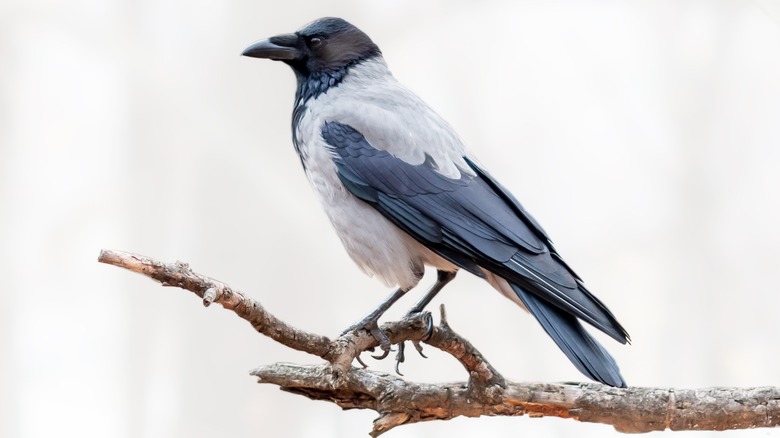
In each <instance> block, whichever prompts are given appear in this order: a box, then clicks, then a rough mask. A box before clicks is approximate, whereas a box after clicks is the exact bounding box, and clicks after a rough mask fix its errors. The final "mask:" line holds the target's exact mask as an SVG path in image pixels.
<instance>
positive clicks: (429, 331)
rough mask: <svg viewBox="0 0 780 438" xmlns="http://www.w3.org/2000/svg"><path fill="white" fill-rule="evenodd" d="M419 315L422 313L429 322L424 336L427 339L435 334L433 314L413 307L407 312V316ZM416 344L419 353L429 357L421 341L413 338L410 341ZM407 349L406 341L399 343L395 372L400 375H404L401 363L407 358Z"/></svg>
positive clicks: (415, 347)
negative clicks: (424, 351)
mask: <svg viewBox="0 0 780 438" xmlns="http://www.w3.org/2000/svg"><path fill="white" fill-rule="evenodd" d="M417 315H422V316H423V317H424V318H425V321H426V322H427V324H428V325H427V327H426V329H425V335H424V336H423V338H422V340H423V341H425V340H427V339H429V338H430V337H431V335H432V334H433V316H431V312H422V311H419V310H417V309H412V310H411V311H409V313H407V314H406V318H410V317H414V316H417ZM409 342H411V343H412V345H414V349H415V350H417V353H418V354H419V355H420V356H422V357H423V358H425V359H427V358H428V356H426V355H425V353H423V347H422V344H420V341H418V340H413V341H409ZM405 350H406V342H405V341H402V342H400V343H399V344H398V352H397V353H396V354H395V373H396V374H398V375H399V376H403V374H402V373H401V370H400V366H401V363H403V362H404V361H405V360H406V355H405V354H404V353H405Z"/></svg>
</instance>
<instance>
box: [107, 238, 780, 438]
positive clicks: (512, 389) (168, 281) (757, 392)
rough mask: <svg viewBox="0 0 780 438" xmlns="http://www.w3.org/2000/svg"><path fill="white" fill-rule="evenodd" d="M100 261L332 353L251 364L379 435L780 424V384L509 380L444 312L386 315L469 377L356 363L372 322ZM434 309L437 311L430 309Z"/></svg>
mask: <svg viewBox="0 0 780 438" xmlns="http://www.w3.org/2000/svg"><path fill="white" fill-rule="evenodd" d="M98 261H100V262H101V263H107V264H111V265H114V266H119V267H122V268H125V269H129V270H131V271H133V272H137V273H139V274H143V275H145V276H147V277H150V278H153V279H155V280H157V281H159V282H160V283H162V285H163V286H176V287H180V288H182V289H186V290H189V291H192V292H194V293H195V294H196V295H198V296H199V297H201V298H202V299H203V304H204V305H206V306H208V305H210V304H212V303H219V304H221V305H222V306H223V307H224V308H225V309H228V310H232V311H233V312H235V313H236V314H237V315H238V316H240V317H241V318H243V319H245V320H247V321H248V322H249V323H250V324H252V326H253V327H254V328H255V329H256V330H257V331H259V332H260V333H262V334H264V335H266V336H268V337H270V338H271V339H273V340H275V341H277V342H279V343H281V344H283V345H286V346H288V347H290V348H293V349H295V350H300V351H304V352H307V353H310V354H313V355H316V356H319V357H321V358H323V359H325V360H326V363H324V364H321V365H296V364H286V363H276V364H272V365H267V366H262V367H260V368H257V369H255V370H253V371H252V372H251V374H252V375H254V376H256V377H257V379H258V382H260V383H271V384H274V385H277V386H279V387H280V388H281V389H282V390H284V391H288V392H292V393H296V394H300V395H304V396H306V397H308V398H311V399H314V400H327V401H330V402H333V403H335V404H337V405H339V406H341V407H342V408H344V409H372V410H374V411H376V412H377V413H378V414H379V417H378V418H377V419H376V420H375V421H374V427H373V430H372V431H371V436H374V437H376V436H378V435H380V434H382V433H384V432H386V431H388V430H390V429H392V428H393V427H396V426H399V425H402V424H411V423H416V422H421V421H430V420H446V419H450V418H454V417H458V416H467V417H478V416H482V415H505V416H506V415H524V414H528V415H529V416H533V417H542V416H555V417H561V418H572V419H575V420H578V421H585V422H591V423H604V424H610V425H612V426H614V427H615V429H617V430H618V431H621V432H650V431H655V430H665V429H671V430H725V429H746V428H755V427H776V426H777V425H778V424H780V388H775V387H761V388H705V389H671V388H639V387H633V388H612V387H609V386H605V385H601V384H598V383H550V384H548V383H515V382H508V381H506V380H505V379H504V378H503V377H502V376H501V375H500V374H499V373H498V372H497V371H496V370H495V369H494V368H493V367H492V366H491V365H490V363H488V362H487V360H486V359H485V358H484V357H483V356H482V355H481V354H480V353H479V351H477V349H476V348H474V346H473V345H471V344H470V343H469V342H468V341H467V340H466V339H464V338H462V337H461V336H459V335H458V334H457V333H455V332H454V331H453V330H452V329H451V328H450V326H449V324H447V321H446V317H445V315H444V309H443V307H442V322H441V323H440V325H439V326H437V327H435V328H434V330H433V333H432V334H431V335H430V337H428V338H426V331H427V325H428V321H427V317H426V316H425V315H415V316H412V317H407V318H405V319H403V320H401V321H397V322H390V323H386V324H383V325H382V327H381V328H382V330H383V331H384V332H385V333H386V334H387V336H388V337H389V339H390V341H391V342H392V343H394V344H397V343H400V342H403V341H418V342H419V341H422V342H425V343H426V344H428V345H431V346H433V347H436V348H438V349H440V350H442V351H445V352H447V353H449V354H451V355H452V356H453V357H455V358H456V359H457V360H458V361H460V363H461V364H462V365H463V367H464V368H465V369H466V371H467V372H468V376H469V378H468V381H466V382H456V383H439V384H427V383H414V382H409V381H406V380H404V379H402V378H400V377H397V376H393V375H390V374H387V373H382V372H377V371H371V370H367V369H362V368H357V367H354V366H352V363H353V362H354V360H355V359H356V358H357V357H358V356H359V355H360V353H361V352H363V351H365V350H367V349H371V348H373V347H376V346H377V342H376V340H374V338H373V337H372V336H371V335H370V334H368V333H367V332H365V331H359V332H355V333H349V334H346V335H344V336H341V337H339V338H337V339H334V340H331V339H329V338H327V337H325V336H319V335H316V334H313V333H308V332H305V331H303V330H299V329H297V328H295V327H292V326H290V325H289V324H287V323H285V322H283V321H281V320H279V319H278V318H276V317H274V316H273V315H271V314H270V313H268V312H267V311H266V310H265V309H264V308H263V306H262V305H260V303H258V302H256V301H254V300H253V299H251V298H249V297H248V296H247V295H246V294H244V293H242V292H239V291H237V290H234V289H232V288H231V287H229V286H228V285H226V284H225V283H222V282H220V281H217V280H214V279H212V278H209V277H206V276H203V275H200V274H196V273H194V272H192V270H190V268H189V266H188V265H187V264H186V263H181V262H176V263H163V262H159V261H157V260H154V259H151V258H149V257H144V256H140V255H136V254H131V253H126V252H120V251H111V250H103V251H101V253H100V257H99V258H98ZM428 317H429V316H428Z"/></svg>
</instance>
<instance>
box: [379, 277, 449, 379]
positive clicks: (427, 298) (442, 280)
mask: <svg viewBox="0 0 780 438" xmlns="http://www.w3.org/2000/svg"><path fill="white" fill-rule="evenodd" d="M457 273H458V271H451V272H450V271H442V270H438V271H436V283H434V284H433V286H431V288H430V289H429V290H428V292H426V293H425V295H424V296H423V297H422V298H421V299H420V301H418V302H417V304H415V305H414V307H412V308H411V309H409V312H407V313H406V315H407V316H408V315H413V314H415V313H420V312H422V311H423V309H424V308H425V306H427V305H428V304H429V303H430V302H431V300H433V298H434V297H435V296H436V294H438V293H439V292H441V290H442V289H443V288H444V286H446V285H447V283H449V282H450V281H452V280H453V279H454V278H455V275H456V274H457ZM432 332H433V318H432V317H430V315H428V330H427V331H426V332H425V338H426V339H427V338H428V337H430V336H431V333H432ZM412 345H414V348H415V349H416V350H417V352H418V353H420V356H422V357H426V356H425V355H424V354H423V352H422V345H420V342H419V341H412ZM404 348H405V347H404V343H403V342H401V343H400V344H398V353H397V354H396V355H395V372H396V373H397V374H398V375H402V374H401V373H400V372H399V370H398V366H399V365H400V364H401V362H403V361H404V360H405V359H406V358H405V356H404Z"/></svg>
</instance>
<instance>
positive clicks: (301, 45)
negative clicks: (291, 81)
mask: <svg viewBox="0 0 780 438" xmlns="http://www.w3.org/2000/svg"><path fill="white" fill-rule="evenodd" d="M380 54H381V52H380V51H379V47H377V45H376V44H374V42H373V41H371V38H369V37H368V35H366V34H365V33H363V31H361V30H360V29H358V28H357V27H355V26H353V25H351V24H349V23H348V22H346V21H344V20H342V19H341V18H320V19H319V20H316V21H314V22H312V23H310V24H308V25H306V26H305V27H304V28H303V29H301V30H299V31H298V32H295V33H293V34H284V35H277V36H273V37H271V38H268V39H265V40H261V41H258V42H256V43H254V44H252V45H251V46H249V47H247V48H246V49H245V50H244V52H243V53H242V55H243V56H251V57H253V58H268V59H273V60H275V61H282V62H285V63H287V64H289V65H290V66H291V67H292V68H293V69H294V70H295V72H296V73H297V74H299V75H301V76H304V77H307V76H310V75H320V74H323V73H329V72H333V71H339V70H344V69H346V68H348V67H349V66H351V65H354V64H357V63H359V62H361V61H363V60H366V59H370V58H373V57H376V56H378V55H380Z"/></svg>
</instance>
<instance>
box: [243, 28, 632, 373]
mask: <svg viewBox="0 0 780 438" xmlns="http://www.w3.org/2000/svg"><path fill="white" fill-rule="evenodd" d="M242 55H243V56H248V57H254V58H263V59H270V60H274V61H280V62H283V63H285V64H287V65H288V66H289V67H291V68H292V70H293V72H294V74H295V77H296V83H297V87H296V92H295V103H294V108H293V112H292V143H293V146H294V148H295V150H296V151H297V153H298V155H299V157H300V160H301V163H302V165H303V169H304V171H305V174H306V176H307V177H308V179H309V182H310V183H311V186H312V188H313V190H314V192H315V193H316V195H317V198H318V199H319V202H320V204H321V206H322V208H323V209H324V211H325V213H326V215H327V216H328V218H329V219H330V221H331V223H332V225H333V228H334V229H335V231H336V234H337V235H338V237H339V238H340V240H341V242H342V244H343V246H344V247H345V249H346V251H347V253H348V254H349V256H350V257H351V259H352V260H353V261H354V262H355V263H356V264H357V265H358V266H359V267H360V268H361V269H362V270H363V271H364V272H365V273H366V274H368V275H370V276H374V277H377V278H378V279H379V280H381V281H382V282H383V283H385V284H386V285H387V286H389V287H394V288H396V289H395V291H394V292H393V293H392V294H391V295H390V296H389V297H388V298H387V299H386V300H385V301H383V302H382V303H381V304H380V305H379V306H377V308H376V309H374V310H373V311H372V312H370V313H369V314H368V315H367V316H366V317H365V318H363V319H362V320H360V321H359V322H357V323H356V324H354V325H353V326H350V328H349V329H348V330H347V331H351V330H357V329H362V328H365V329H366V330H369V331H370V332H371V333H372V334H373V335H374V337H375V338H376V339H377V341H378V342H379V344H380V345H381V347H382V349H383V350H385V351H387V350H388V349H389V347H390V345H389V341H388V339H387V337H386V336H385V335H384V334H383V333H382V332H381V330H379V329H378V323H377V322H378V320H379V318H380V317H381V316H382V314H383V313H384V312H385V311H386V310H387V309H388V308H389V307H390V306H392V304H393V303H395V302H396V301H397V300H398V299H399V298H401V297H402V296H403V295H404V294H405V293H407V292H408V291H410V290H411V289H413V288H414V287H415V286H417V285H418V283H419V282H420V280H421V279H422V277H423V275H424V273H425V268H426V266H427V267H431V268H434V269H436V271H437V280H436V282H435V284H434V285H433V286H432V287H431V289H430V290H429V291H428V292H427V293H426V294H425V295H424V296H423V297H422V299H421V300H420V301H419V302H418V303H417V304H416V305H415V306H414V307H413V308H412V310H411V311H410V313H415V312H422V311H423V309H424V307H425V306H426V305H427V304H428V303H429V302H430V301H431V300H432V299H433V297H434V296H435V295H436V294H437V293H438V292H439V291H441V289H442V288H443V287H444V286H445V285H446V284H447V283H449V282H450V281H452V280H453V279H454V278H455V275H456V273H457V272H459V271H461V270H462V271H466V272H469V273H471V274H473V275H476V276H477V277H480V278H482V279H484V280H485V281H486V282H487V283H489V284H490V285H491V286H492V287H493V288H494V289H496V290H497V291H498V292H500V293H501V294H502V295H504V296H505V297H507V298H509V299H510V300H511V301H513V302H515V303H516V304H518V305H519V306H520V307H522V308H524V309H525V310H527V311H528V312H529V313H530V314H531V315H532V316H534V317H535V318H536V320H537V321H538V322H539V324H540V325H541V327H542V329H543V330H544V331H545V332H546V333H547V335H549V336H550V338H552V340H553V341H554V342H555V344H556V345H557V346H558V347H559V348H560V349H561V350H562V351H563V353H564V354H565V355H566V357H567V358H568V359H569V360H570V361H571V362H572V364H573V365H574V366H575V367H576V368H577V370H579V371H580V372H581V373H583V374H584V375H585V376H587V377H588V378H590V379H592V380H595V381H598V382H601V383H604V384H606V385H609V386H613V387H626V383H625V380H624V379H623V377H622V375H621V373H620V370H619V368H618V365H617V364H616V362H615V360H614V359H613V358H612V356H610V354H609V353H608V352H607V351H606V349H604V347H603V346H602V345H601V344H600V343H599V342H598V341H597V340H596V339H594V338H593V337H592V335H591V334H590V333H589V332H588V331H587V330H586V329H585V327H584V326H583V324H582V322H585V323H587V324H589V325H590V326H592V327H594V328H595V329H597V330H600V331H601V332H604V333H606V334H607V335H608V336H609V337H611V338H613V339H614V340H616V341H617V342H619V343H621V344H626V343H627V342H629V341H630V338H629V335H628V333H627V332H626V330H625V329H624V328H623V326H622V325H621V324H620V323H619V322H618V321H617V319H616V318H615V316H614V315H613V314H612V312H610V311H609V309H607V307H606V306H605V305H604V304H603V303H602V302H601V301H600V300H599V299H598V298H596V297H595V296H594V295H593V294H592V293H591V292H590V291H588V289H586V288H585V285H584V283H583V281H582V279H581V278H580V277H579V276H578V275H577V274H576V273H575V272H574V271H573V270H572V269H571V268H570V267H569V265H567V264H566V262H564V260H563V258H561V256H560V255H559V254H558V252H557V251H556V250H555V248H554V246H553V244H552V241H551V240H550V238H549V236H548V234H547V232H546V231H545V230H544V229H543V228H542V227H541V226H540V225H539V223H538V222H537V221H536V220H535V219H534V218H533V217H532V216H531V215H530V214H529V213H528V212H527V211H526V209H525V208H524V207H523V206H522V205H521V204H520V202H519V201H518V200H517V199H516V198H515V197H514V196H513V195H512V194H511V193H510V192H509V190H507V189H506V188H505V187H504V186H503V185H501V184H500V183H499V182H498V181H497V180H496V179H495V178H494V177H493V176H491V174H490V173H488V172H487V170H485V168H484V167H483V166H482V165H481V164H479V161H478V160H477V159H476V157H475V156H474V154H473V153H472V152H471V151H470V150H469V149H468V148H467V147H466V145H465V144H464V143H463V141H462V140H461V139H460V137H459V136H458V135H457V133H456V132H455V130H454V129H453V128H452V127H451V126H450V125H449V124H448V123H447V122H446V121H445V120H444V119H443V118H442V117H441V116H440V115H439V114H438V113H436V112H435V111H434V110H433V109H432V108H431V107H430V106H429V105H428V104H426V103H425V102H424V101H423V100H422V99H421V98H420V97H418V96H417V95H416V94H414V93H413V92H412V91H410V90H409V89H408V88H406V87H405V86H404V85H402V84H401V83H400V82H399V81H398V80H397V79H396V78H395V77H394V76H393V74H392V73H391V72H390V70H389V68H388V66H387V63H386V62H385V60H384V58H383V56H382V52H381V51H380V49H379V47H378V46H377V45H376V44H375V43H374V41H372V40H371V38H370V37H369V36H368V35H367V34H366V33H365V32H363V31H362V30H360V29H358V28H357V27H355V26H354V25H352V24H350V23H349V22H347V21H346V20H344V19H341V18H334V17H325V18H320V19H317V20H315V21H313V22H311V23H309V24H307V25H305V26H304V27H302V28H301V29H300V30H298V31H296V32H294V33H288V34H281V35H276V36H272V37H270V38H267V39H263V40H259V41H256V42H254V43H252V44H251V45H249V46H248V47H246V49H245V50H244V51H243V52H242Z"/></svg>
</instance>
